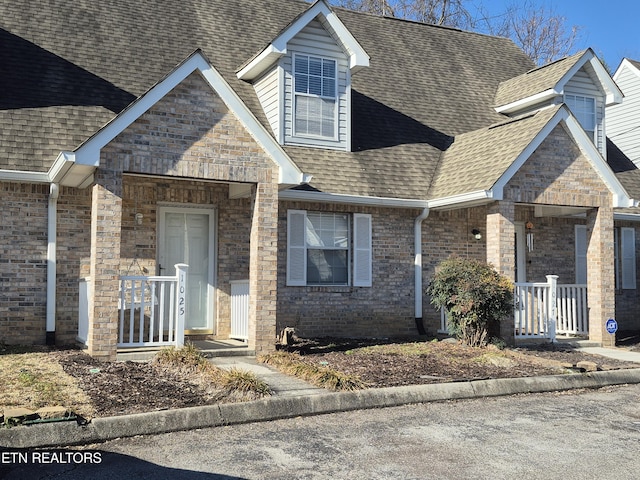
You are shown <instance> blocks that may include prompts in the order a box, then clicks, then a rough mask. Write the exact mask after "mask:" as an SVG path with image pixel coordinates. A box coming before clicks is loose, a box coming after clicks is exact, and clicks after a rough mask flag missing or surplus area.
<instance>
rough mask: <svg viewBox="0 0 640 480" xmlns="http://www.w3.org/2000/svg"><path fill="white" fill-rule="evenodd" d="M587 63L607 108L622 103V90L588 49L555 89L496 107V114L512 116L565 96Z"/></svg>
mask: <svg viewBox="0 0 640 480" xmlns="http://www.w3.org/2000/svg"><path fill="white" fill-rule="evenodd" d="M587 63H589V64H590V65H591V67H592V68H593V70H594V72H595V74H596V76H597V77H598V81H599V82H600V86H601V88H602V89H603V90H604V92H605V95H606V99H605V103H606V105H605V106H610V105H614V104H617V103H621V102H622V98H623V97H624V95H623V94H622V91H621V90H620V88H619V87H618V85H617V84H616V82H615V81H614V79H612V78H611V76H610V75H609V73H608V72H607V70H606V69H605V68H604V67H603V66H602V63H600V60H598V58H597V57H596V55H595V53H593V51H592V50H591V49H588V50H586V51H585V53H584V55H583V56H582V57H581V58H580V59H579V60H578V61H577V62H576V63H575V64H574V65H573V66H572V67H571V68H570V69H569V70H568V71H567V72H566V73H565V74H564V75H563V76H562V78H561V79H560V80H558V82H557V83H556V84H555V85H554V86H553V88H550V89H548V90H544V91H542V92H539V93H536V94H535V95H531V96H529V97H526V98H521V99H519V100H516V101H515V102H511V103H509V104H507V105H499V106H497V107H495V110H496V112H498V113H504V114H510V113H514V112H517V111H520V110H523V109H525V108H527V107H531V106H533V105H536V104H538V103H542V102H546V101H549V100H553V98H554V97H556V96H559V95H564V88H565V86H566V85H567V83H568V82H569V81H570V80H571V79H572V78H573V77H574V75H575V74H576V73H578V71H579V70H580V69H581V68H582V67H584V66H585V65H586V64H587ZM542 68H544V67H542Z"/></svg>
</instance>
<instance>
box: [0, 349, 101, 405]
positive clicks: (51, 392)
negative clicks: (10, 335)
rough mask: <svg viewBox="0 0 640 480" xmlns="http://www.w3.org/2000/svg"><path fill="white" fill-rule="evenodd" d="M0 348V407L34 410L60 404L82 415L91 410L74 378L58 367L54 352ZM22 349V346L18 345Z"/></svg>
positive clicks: (87, 400) (86, 398) (89, 402)
mask: <svg viewBox="0 0 640 480" xmlns="http://www.w3.org/2000/svg"><path fill="white" fill-rule="evenodd" d="M3 348H4V350H3V351H2V352H0V385H2V389H0V410H2V411H4V410H5V409H6V408H8V407H24V408H28V409H31V410H37V409H39V408H42V407H52V406H56V405H61V406H63V407H65V408H67V410H70V411H73V412H74V413H76V414H79V415H82V416H91V415H93V413H94V410H93V407H92V406H91V401H90V400H89V398H88V397H87V395H85V393H84V392H83V391H82V390H81V389H80V387H79V386H78V382H77V380H76V379H75V378H73V377H72V376H70V375H67V374H66V373H65V372H64V370H63V369H62V367H61V365H60V364H59V362H58V359H57V357H56V355H55V352H25V351H22V352H20V351H18V353H11V352H13V351H15V350H11V349H9V348H8V347H3ZM22 350H24V349H22Z"/></svg>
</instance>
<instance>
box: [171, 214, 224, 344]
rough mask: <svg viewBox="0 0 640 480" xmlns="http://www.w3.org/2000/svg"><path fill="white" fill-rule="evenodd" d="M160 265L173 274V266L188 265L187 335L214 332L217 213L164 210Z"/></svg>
mask: <svg viewBox="0 0 640 480" xmlns="http://www.w3.org/2000/svg"><path fill="white" fill-rule="evenodd" d="M159 218H160V232H159V248H158V252H159V254H158V266H159V269H160V274H161V275H174V274H175V268H174V265H175V264H177V263H185V264H187V265H189V270H188V275H187V317H186V319H185V333H188V334H197V333H200V334H204V333H213V326H214V318H213V316H214V308H213V301H214V271H215V269H214V268H215V259H214V252H215V248H214V245H215V211H213V210H207V209H198V208H178V207H165V208H161V209H160V212H159Z"/></svg>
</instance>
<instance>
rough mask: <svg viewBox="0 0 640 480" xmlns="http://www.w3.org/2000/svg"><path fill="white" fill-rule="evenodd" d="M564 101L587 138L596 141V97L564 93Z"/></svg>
mask: <svg viewBox="0 0 640 480" xmlns="http://www.w3.org/2000/svg"><path fill="white" fill-rule="evenodd" d="M564 101H565V103H566V104H567V106H568V107H569V110H571V113H573V115H574V116H575V117H576V119H577V120H578V122H580V125H582V128H584V131H585V132H587V135H589V138H591V140H592V141H593V142H594V143H595V141H596V99H595V98H593V97H584V96H581V95H565V96H564Z"/></svg>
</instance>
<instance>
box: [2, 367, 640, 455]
mask: <svg viewBox="0 0 640 480" xmlns="http://www.w3.org/2000/svg"><path fill="white" fill-rule="evenodd" d="M632 383H640V368H634V369H623V370H609V371H601V372H588V373H576V374H567V375H547V376H541V377H522V378H499V379H491V380H473V381H466V382H452V383H432V384H424V385H408V386H402V387H385V388H376V389H370V390H357V391H352V392H337V393H330V392H329V393H323V394H320V395H313V396H299V397H270V398H266V399H263V400H256V401H252V402H243V403H225V404H217V405H205V406H200V407H189V408H181V409H175V410H163V411H159V412H147V413H136V414H132V415H122V416H116V417H105V418H96V419H93V420H92V421H91V422H89V423H88V424H86V425H78V424H77V423H76V422H56V423H44V424H37V425H28V426H19V427H14V428H7V429H0V447H2V448H43V447H61V446H70V445H81V444H89V443H99V442H104V441H107V440H113V439H115V438H120V437H131V436H135V435H153V434H159V433H167V432H175V431H181V430H192V429H197V428H207V427H217V426H223V425H234V424H240V423H250V422H258V421H268V420H278V419H282V418H292V417H298V416H310V415H321V414H326V413H335V412H342V411H350V410H361V409H371V408H384V407H394V406H400V405H409V404H415V403H426V402H434V401H444V400H456V399H470V398H482V397H493V396H504V395H513V394H518V393H542V392H551V391H561V390H571V389H577V388H599V387H604V386H608V385H621V384H632Z"/></svg>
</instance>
